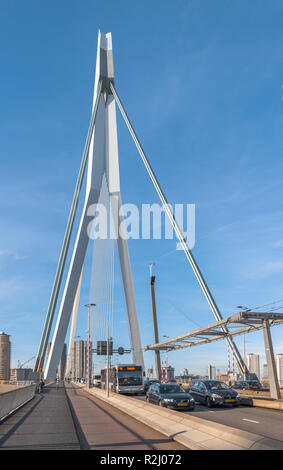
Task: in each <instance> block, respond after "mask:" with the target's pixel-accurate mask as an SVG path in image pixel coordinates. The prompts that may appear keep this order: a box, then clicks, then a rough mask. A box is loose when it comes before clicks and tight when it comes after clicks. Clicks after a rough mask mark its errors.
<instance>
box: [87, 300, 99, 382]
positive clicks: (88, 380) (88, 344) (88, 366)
mask: <svg viewBox="0 0 283 470" xmlns="http://www.w3.org/2000/svg"><path fill="white" fill-rule="evenodd" d="M95 306H96V304H86V305H85V307H87V308H88V327H87V358H86V366H87V371H86V372H87V373H86V375H87V377H86V386H87V388H90V376H91V372H90V309H91V307H95Z"/></svg>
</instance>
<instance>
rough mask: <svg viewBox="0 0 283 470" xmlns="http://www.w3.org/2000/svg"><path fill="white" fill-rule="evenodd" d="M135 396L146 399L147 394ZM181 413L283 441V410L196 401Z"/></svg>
mask: <svg viewBox="0 0 283 470" xmlns="http://www.w3.org/2000/svg"><path fill="white" fill-rule="evenodd" d="M133 398H136V399H138V400H144V401H145V396H135V397H133ZM176 413H180V412H179V411H176ZM181 413H182V414H183V415H184V416H186V415H187V416H190V415H192V416H197V417H199V418H203V419H206V420H208V421H214V422H216V423H220V424H225V425H227V426H232V427H233V428H237V429H241V430H243V431H248V432H252V433H256V434H259V435H262V436H264V437H266V438H271V439H277V440H279V441H282V442H283V411H277V410H272V409H264V408H256V407H250V406H243V405H240V406H238V407H235V408H234V407H230V406H223V407H213V408H207V407H206V406H203V405H200V404H197V403H196V405H195V409H194V410H191V411H181Z"/></svg>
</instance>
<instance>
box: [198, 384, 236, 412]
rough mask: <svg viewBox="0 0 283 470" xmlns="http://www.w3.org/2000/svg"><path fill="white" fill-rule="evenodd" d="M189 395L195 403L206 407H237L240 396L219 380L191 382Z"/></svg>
mask: <svg viewBox="0 0 283 470" xmlns="http://www.w3.org/2000/svg"><path fill="white" fill-rule="evenodd" d="M189 390H190V394H191V395H192V397H193V398H194V399H195V401H196V402H198V403H200V404H204V405H206V406H207V407H209V408H210V407H211V406H215V405H224V404H230V405H232V406H238V405H239V404H240V400H241V396H240V394H239V393H237V392H236V391H235V390H233V389H232V388H230V387H228V385H226V384H225V382H221V380H192V382H191V383H190V389H189Z"/></svg>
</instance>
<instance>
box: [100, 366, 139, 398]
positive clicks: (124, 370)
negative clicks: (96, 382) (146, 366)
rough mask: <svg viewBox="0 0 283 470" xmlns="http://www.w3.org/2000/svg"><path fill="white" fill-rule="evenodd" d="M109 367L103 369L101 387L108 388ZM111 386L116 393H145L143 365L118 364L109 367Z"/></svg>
mask: <svg viewBox="0 0 283 470" xmlns="http://www.w3.org/2000/svg"><path fill="white" fill-rule="evenodd" d="M106 376H107V368H105V369H103V370H102V371H101V388H103V389H105V388H106ZM109 388H110V390H112V391H113V392H116V393H125V394H139V393H144V386H143V370H142V366H136V365H135V364H116V365H115V366H112V367H111V368H110V369H109Z"/></svg>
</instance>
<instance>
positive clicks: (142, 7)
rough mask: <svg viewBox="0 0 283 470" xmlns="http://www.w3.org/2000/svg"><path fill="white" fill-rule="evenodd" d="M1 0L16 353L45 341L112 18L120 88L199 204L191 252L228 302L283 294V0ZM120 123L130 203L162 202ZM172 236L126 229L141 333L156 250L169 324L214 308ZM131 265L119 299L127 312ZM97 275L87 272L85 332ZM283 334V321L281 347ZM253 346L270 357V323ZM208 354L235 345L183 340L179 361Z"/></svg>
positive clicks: (206, 318) (5, 239)
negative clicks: (100, 49) (148, 236)
mask: <svg viewBox="0 0 283 470" xmlns="http://www.w3.org/2000/svg"><path fill="white" fill-rule="evenodd" d="M0 8H1V14H0V43H1V74H0V85H1V108H0V120H1V125H0V133H1V138H0V220H1V230H0V312H1V313H0V330H3V331H5V332H7V333H8V334H11V335H12V337H11V340H12V361H13V362H12V363H13V365H16V364H17V361H18V360H21V361H24V360H27V359H29V358H30V357H31V356H33V355H35V354H36V353H37V348H38V344H39V340H40V336H41V330H42V326H43V322H44V319H45V313H46V310H47V307H48V302H49V296H50V293H51V288H52V284H53V279H54V275H55V271H56V265H57V261H58V257H59V253H60V249H61V244H62V240H63V236H64V231H65V226H66V223H67V218H68V213H69V209H70V205H71V199H72V195H73V191H74V187H75V182H76V178H77V173H78V168H79V164H80V160H81V155H82V151H83V147H84V142H85V138H86V134H87V129H88V124H89V120H90V113H91V105H92V92H93V80H94V68H95V59H96V47H97V35H98V30H99V29H101V30H102V31H103V32H105V33H106V32H109V31H111V32H112V38H113V49H114V66H115V85H116V88H117V90H118V93H119V95H120V97H121V99H122V101H123V103H124V105H125V108H126V110H127V112H128V115H129V116H130V118H131V120H132V122H133V124H134V126H135V129H136V132H137V134H138V136H139V138H140V140H141V141H142V144H143V147H144V149H145V151H146V153H147V155H148V157H149V159H150V162H151V164H152V166H153V168H154V170H155V172H156V174H157V177H158V179H159V181H160V183H161V186H162V188H163V190H164V192H165V194H166V196H167V199H168V200H169V201H170V202H171V203H173V204H174V203H184V204H187V203H188V204H195V206H196V234H195V237H196V243H195V247H194V249H193V254H194V256H195V258H196V260H197V262H198V264H199V266H200V269H201V270H202V273H203V275H204V277H205V279H206V281H207V283H208V285H209V287H210V290H211V291H212V294H213V296H214V298H215V300H216V303H217V305H218V306H219V309H220V311H221V313H222V315H223V316H227V315H230V314H232V313H234V312H235V311H237V309H236V306H237V305H245V306H248V307H257V306H260V305H263V304H267V303H270V302H273V301H277V300H279V299H281V298H283V289H282V287H283V283H282V278H283V222H282V215H283V206H282V200H283V186H282V170H283V160H282V150H283V141H282V127H283V99H282V97H283V88H282V86H283V60H282V54H283V53H282V51H283V37H282V13H283V5H282V2H280V1H275V0H274V1H271V2H268V4H267V3H266V2H264V1H257V0H256V1H253V2H252V1H250V2H245V1H242V0H240V1H238V2H236V3H235V2H232V1H227V0H226V1H224V0H217V1H216V2H209V1H208V0H207V1H203V2H199V1H195V0H192V1H189V0H175V1H174V2H173V1H164V0H163V1H159V0H158V1H157V0H155V1H154V2H149V1H147V0H146V1H143V2H131V1H128V0H118V1H117V0H116V1H114V0H110V1H108V2H107V3H106V2H105V3H103V2H98V1H95V0H92V1H91V0H83V1H82V2H75V1H74V0H68V1H65V0H60V2H55V1H54V0H50V1H49V2H43V1H33V0H25V2H22V1H20V0H16V1H13V0H9V1H8V0H6V1H4V0H1V1H0ZM118 132H119V152H120V175H121V190H122V196H123V202H124V203H125V202H129V203H135V204H137V205H141V204H142V203H153V202H158V197H157V195H156V193H155V190H154V188H153V186H152V185H151V183H150V181H149V178H148V176H147V174H146V171H145V169H144V167H143V164H142V162H141V161H140V158H139V155H138V153H137V151H136V149H135V147H134V144H133V142H131V139H130V136H129V134H128V131H127V129H126V127H125V125H124V123H123V122H122V119H121V117H120V116H119V117H118ZM174 248H175V241H173V240H171V241H170V240H162V241H155V240H151V241H139V240H130V241H129V249H130V254H131V260H132V269H133V277H134V285H135V291H136V299H137V306H138V312H139V317H140V323H141V335H142V342H143V344H144V345H146V344H150V343H151V342H152V326H151V310H150V296H149V286H148V277H149V268H148V265H149V263H151V262H155V263H156V270H155V274H156V276H157V281H156V295H157V306H158V316H159V325H160V336H162V335H170V336H173V335H178V334H181V333H183V332H184V331H190V330H192V329H194V328H195V323H193V322H192V321H190V320H188V318H187V317H190V318H191V319H192V320H193V321H194V322H197V323H198V324H200V325H206V324H209V323H212V322H213V321H214V317H213V315H212V313H211V311H210V310H209V308H208V305H207V303H206V300H205V299H204V297H203V294H202V292H201V289H200V287H199V286H198V284H197V281H196V279H195V277H194V275H193V273H192V271H191V269H190V267H189V265H188V262H187V261H186V258H185V256H184V254H183V253H182V252H177V253H174V252H173V251H174ZM90 259H91V254H89V260H90ZM89 265H90V261H88V266H89ZM118 274H119V272H118V269H117V276H116V277H117V279H116V284H115V302H116V303H115V311H117V312H121V313H120V317H119V318H120V321H121V325H122V324H124V325H126V323H125V313H124V311H125V307H124V304H123V297H122V292H121V284H120V281H119V276H118ZM89 285H90V279H89V276H88V271H87V269H86V272H85V278H84V281H83V291H82V297H81V305H82V307H81V308H80V312H81V313H80V318H81V320H80V323H79V325H78V335H81V336H83V335H85V330H86V312H85V308H84V307H83V305H84V304H85V303H87V301H88V299H89ZM172 303H173V304H174V305H175V306H176V307H174V306H173V305H172ZM276 305H278V306H280V305H283V301H282V302H281V303H280V302H279V303H278V304H276ZM282 308H283V307H282ZM181 311H182V312H184V313H185V315H184V314H182V313H181ZM281 311H283V310H281ZM123 315H124V317H123ZM122 322H124V323H122ZM119 331H120V338H119V339H117V341H118V342H119V341H120V343H123V344H125V346H127V344H128V336H127V334H126V332H125V333H123V334H122V333H121V331H122V329H121V328H119ZM282 332H283V326H282V327H276V328H274V329H273V330H272V334H273V340H274V348H275V352H276V353H282V352H283V340H282ZM236 342H237V344H238V346H239V349H240V350H241V351H242V338H238V339H237V340H236ZM246 350H247V352H255V353H259V354H260V356H261V363H262V364H263V362H265V358H264V345H263V338H262V333H253V334H251V335H249V336H248V337H247V338H246ZM145 361H146V364H147V365H148V366H150V365H151V364H153V362H154V359H153V356H152V355H151V354H150V353H146V354H145ZM209 362H210V363H213V364H214V365H216V367H217V368H220V369H222V370H226V368H227V346H226V343H225V342H217V343H215V344H214V345H209V346H202V347H199V348H191V349H187V350H184V351H182V352H176V353H170V363H172V365H174V366H175V367H176V370H177V371H180V369H181V368H182V367H186V368H188V370H189V371H190V372H193V373H197V372H199V373H205V370H206V366H207V364H208V363H209Z"/></svg>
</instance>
